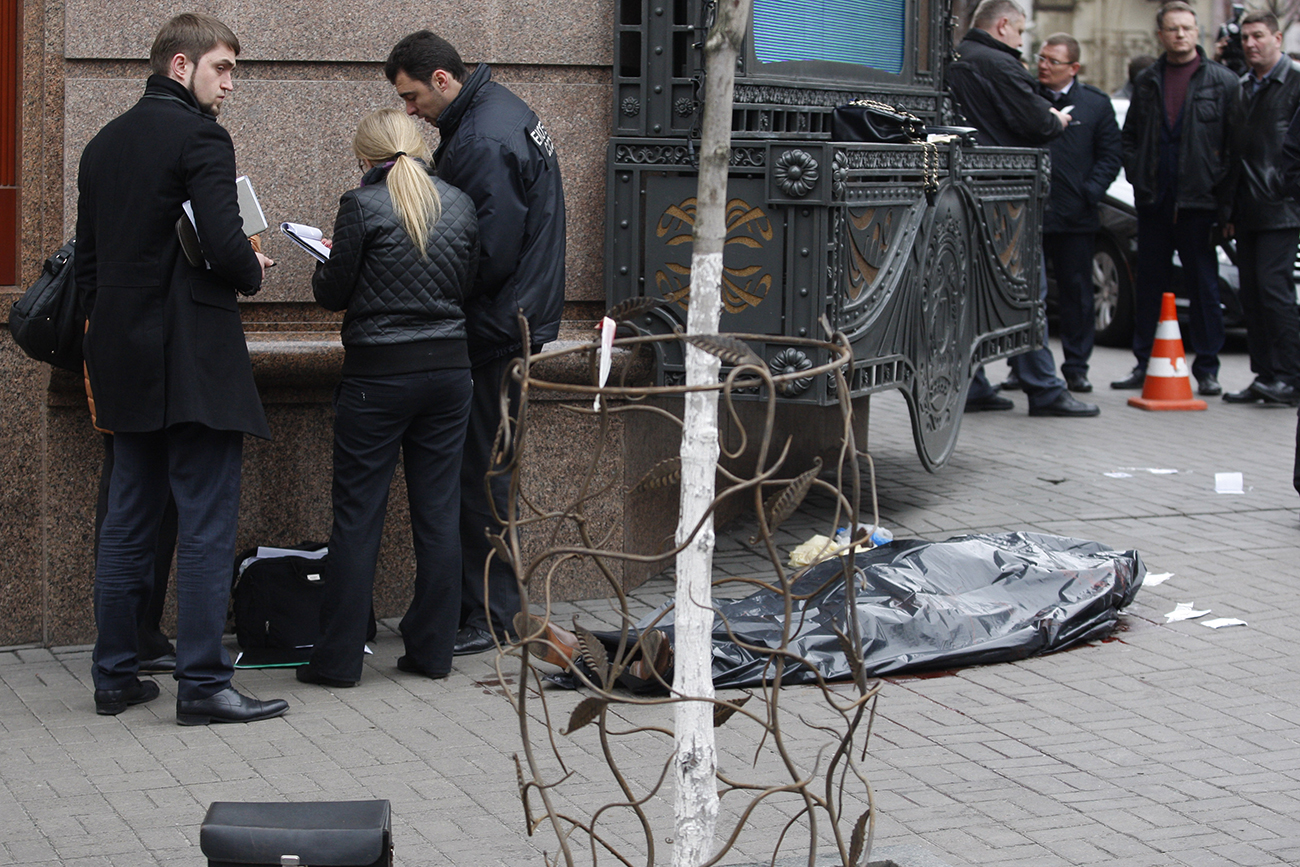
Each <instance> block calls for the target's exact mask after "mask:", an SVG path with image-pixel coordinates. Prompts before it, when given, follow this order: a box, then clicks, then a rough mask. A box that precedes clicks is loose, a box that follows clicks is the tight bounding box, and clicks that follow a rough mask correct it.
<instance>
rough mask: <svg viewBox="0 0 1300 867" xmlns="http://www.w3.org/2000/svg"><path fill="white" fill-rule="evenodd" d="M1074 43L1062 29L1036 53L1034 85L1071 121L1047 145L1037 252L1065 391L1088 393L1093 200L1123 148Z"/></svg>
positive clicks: (1095, 222)
mask: <svg viewBox="0 0 1300 867" xmlns="http://www.w3.org/2000/svg"><path fill="white" fill-rule="evenodd" d="M1078 74H1079V43H1078V41H1077V40H1076V39H1075V38H1074V37H1073V36H1071V35H1069V34H1068V33H1054V34H1052V35H1051V36H1049V37H1047V41H1046V42H1044V43H1043V47H1042V48H1041V49H1039V51H1038V83H1039V84H1041V85H1042V86H1043V95H1044V96H1046V97H1047V99H1048V100H1049V101H1050V102H1052V104H1053V106H1054V107H1055V108H1057V109H1059V110H1060V111H1062V112H1064V113H1065V114H1068V115H1070V125H1069V126H1067V127H1066V128H1065V131H1064V132H1063V133H1061V135H1060V136H1058V137H1057V138H1054V139H1052V142H1051V144H1050V145H1048V148H1049V149H1050V150H1051V152H1052V190H1051V193H1050V194H1049V196H1048V199H1047V208H1046V210H1045V211H1044V213H1043V252H1044V253H1045V254H1046V256H1047V261H1049V262H1050V263H1051V264H1052V272H1053V274H1054V275H1055V276H1056V288H1057V291H1058V294H1059V297H1060V311H1061V330H1060V335H1061V350H1062V354H1063V355H1064V360H1063V361H1062V362H1061V375H1062V376H1063V377H1065V384H1066V385H1067V386H1068V387H1069V389H1070V391H1076V392H1089V391H1092V383H1090V382H1088V359H1089V358H1090V357H1091V356H1092V343H1093V335H1094V331H1095V326H1096V316H1095V314H1094V312H1093V311H1094V300H1093V296H1094V294H1095V290H1094V289H1093V285H1092V257H1093V254H1094V252H1095V248H1096V235H1097V231H1098V230H1099V229H1100V228H1101V221H1100V220H1099V219H1098V217H1097V203H1098V202H1100V201H1101V197H1102V196H1103V195H1105V194H1106V190H1107V188H1109V187H1110V185H1111V182H1112V181H1114V180H1115V176H1116V175H1118V174H1119V169H1120V165H1121V164H1122V163H1123V158H1124V157H1123V150H1122V148H1121V146H1120V141H1119V124H1117V123H1116V122H1115V107H1114V106H1113V105H1112V104H1111V101H1110V97H1109V96H1107V95H1106V94H1105V93H1104V92H1102V91H1101V90H1098V89H1097V88H1095V87H1093V86H1092V85H1090V84H1084V83H1083V82H1081V81H1079V79H1078V78H1077V76H1078Z"/></svg>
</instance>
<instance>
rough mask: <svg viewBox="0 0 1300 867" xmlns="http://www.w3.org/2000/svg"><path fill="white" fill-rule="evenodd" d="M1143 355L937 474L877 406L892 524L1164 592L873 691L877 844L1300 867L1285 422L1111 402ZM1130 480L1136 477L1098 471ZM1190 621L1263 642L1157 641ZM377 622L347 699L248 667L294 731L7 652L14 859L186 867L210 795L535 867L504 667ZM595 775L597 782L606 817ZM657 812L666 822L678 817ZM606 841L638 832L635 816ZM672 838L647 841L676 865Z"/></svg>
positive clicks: (61, 654)
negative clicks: (1043, 649) (1079, 555)
mask: <svg viewBox="0 0 1300 867" xmlns="http://www.w3.org/2000/svg"><path fill="white" fill-rule="evenodd" d="M1058 357H1059V353H1058ZM1130 364H1131V358H1130V356H1129V355H1128V354H1127V353H1126V352H1122V351H1118V350H1105V349H1099V350H1098V352H1097V354H1096V356H1095V357H1094V365H1093V371H1092V379H1093V381H1094V382H1095V383H1101V384H1102V385H1103V387H1102V388H1101V389H1099V390H1098V392H1097V393H1095V394H1094V395H1093V398H1092V399H1094V400H1096V401H1097V402H1098V403H1100V404H1101V406H1102V415H1101V417H1100V418H1097V419H1082V420H1073V419H1072V420H1062V419H1030V418H1028V417H1027V415H1026V413H1025V401H1024V397H1023V396H1015V399H1016V402H1017V409H1016V411H1015V412H1013V413H998V414H988V415H974V416H969V417H966V418H965V419H964V422H963V430H962V434H961V438H960V441H959V445H958V450H957V453H956V454H955V456H954V458H953V460H952V463H951V465H950V466H949V467H948V468H947V469H945V470H944V471H943V472H941V473H939V474H937V475H930V474H928V473H926V472H924V471H923V470H922V469H921V468H920V466H919V464H918V463H917V461H916V458H915V455H914V453H913V451H912V445H911V435H910V431H909V429H908V423H907V417H906V413H905V412H904V410H903V403H902V400H901V398H900V397H899V396H898V395H895V394H890V395H884V396H881V397H878V398H876V399H874V400H873V404H872V419H871V434H870V435H871V447H872V453H873V455H874V457H875V459H876V464H877V473H878V478H879V495H880V508H881V514H882V519H883V522H884V523H885V524H886V525H887V526H889V527H891V528H893V529H894V531H895V533H896V534H898V535H913V536H919V537H924V538H933V539H941V538H946V537H947V536H949V535H953V534H957V533H962V532H969V531H1000V530H1020V529H1027V530H1039V531H1044V532H1052V533H1062V534H1068V535H1076V536H1082V537H1087V538H1093V539H1097V540H1100V541H1102V542H1105V543H1107V544H1110V545H1112V546H1114V547H1117V548H1128V547H1133V548H1136V549H1138V550H1139V551H1140V552H1141V553H1142V555H1143V557H1144V559H1145V560H1146V562H1147V565H1148V567H1149V568H1150V569H1151V570H1152V571H1155V572H1163V571H1168V572H1173V573H1174V577H1173V578H1172V579H1170V581H1168V582H1167V583H1165V584H1164V585H1161V586H1159V587H1149V588H1145V589H1143V590H1142V591H1141V592H1140V593H1139V595H1138V597H1137V600H1136V602H1135V603H1134V605H1133V606H1132V607H1131V609H1130V610H1129V612H1128V614H1127V615H1126V617H1125V623H1124V627H1123V631H1122V632H1120V633H1119V634H1118V635H1117V636H1116V640H1111V641H1106V642H1099V643H1095V644H1091V645H1088V646H1084V647H1080V648H1078V649H1075V650H1072V651H1069V652H1065V653H1060V654H1056V655H1053V656H1047V657H1042V658H1038V659H1031V660H1027V661H1024V662H1020V663H1005V664H999V665H991V666H984V667H978V668H968V669H963V670H961V671H958V672H955V673H952V674H949V675H946V676H937V677H934V676H932V677H911V678H909V677H903V678H895V679H892V680H890V681H889V682H887V684H886V686H885V689H884V693H883V698H882V700H881V703H880V717H879V718H878V720H877V722H876V725H875V730H874V734H873V737H872V741H871V750H870V754H869V756H868V758H867V760H866V765H865V767H866V769H867V771H868V773H869V774H870V776H871V779H872V783H873V786H874V788H875V792H876V797H877V801H878V806H879V811H880V820H879V823H878V825H877V830H876V841H877V845H878V846H883V845H920V846H923V847H924V848H925V849H926V850H928V851H929V852H931V853H933V854H935V855H937V856H939V857H940V858H941V859H943V860H944V861H946V862H947V863H949V864H951V865H954V867H964V865H972V867H973V865H994V864H997V865H1000V867H1018V865H1025V867H1028V865H1033V867H1057V865H1061V867H1065V865H1070V867H1091V865H1103V864H1105V865H1110V864H1114V863H1123V864H1125V865H1126V867H1156V865H1160V867H1164V865H1189V867H1191V865H1194V867H1201V865H1206V867H1209V865H1271V864H1296V863H1300V790H1298V788H1297V785H1296V781H1297V778H1298V777H1300V698H1298V697H1297V696H1300V690H1298V689H1297V687H1298V686H1300V676H1297V674H1296V672H1295V668H1294V665H1292V664H1291V663H1292V659H1293V657H1294V654H1293V650H1292V649H1293V648H1294V647H1295V645H1296V642H1297V639H1298V638H1300V594H1297V593H1296V592H1295V590H1296V589H1297V586H1298V585H1300V580H1298V579H1300V565H1298V564H1297V557H1296V556H1295V551H1296V543H1297V541H1300V532H1298V531H1300V519H1298V517H1297V510H1298V509H1300V497H1297V495H1296V493H1295V492H1294V491H1293V490H1292V489H1291V484H1290V474H1291V460H1292V443H1293V437H1294V431H1295V413H1294V412H1290V411H1286V410H1271V409H1264V408H1260V407H1230V406H1227V405H1225V404H1223V403H1222V402H1220V401H1217V400H1215V401H1211V405H1210V408H1209V410H1208V411H1206V412H1203V413H1178V414H1173V413H1171V414H1159V415H1153V414H1148V413H1144V412H1141V411H1139V410H1134V409H1129V408H1127V407H1125V406H1124V399H1125V398H1126V397H1127V393H1121V392H1111V391H1109V390H1108V389H1106V388H1105V387H1104V384H1105V383H1106V382H1108V381H1109V380H1110V379H1112V378H1118V377H1120V376H1122V375H1123V374H1124V373H1126V372H1127V370H1128V367H1129V366H1130ZM994 368H995V369H993V370H991V371H990V373H991V374H992V376H993V378H994V379H997V378H1000V375H1001V368H1002V365H1001V364H1000V363H999V364H998V365H995V366H994ZM1221 379H1222V380H1223V384H1224V386H1225V388H1228V389H1233V390H1235V389H1237V388H1240V387H1241V386H1243V385H1244V384H1245V383H1246V382H1247V381H1248V380H1249V372H1248V370H1247V365H1246V360H1245V357H1244V355H1243V354H1240V353H1238V354H1232V355H1228V356H1225V363H1224V370H1223V374H1222V377H1221ZM1134 468H1136V469H1134ZM1149 468H1157V469H1175V470H1177V473H1172V474H1153V473H1151V472H1149V471H1147V470H1148V469H1149ZM1118 471H1123V472H1129V473H1130V476H1129V477H1127V478H1111V477H1107V476H1106V475H1104V474H1105V473H1108V472H1118ZM1216 471H1241V472H1243V473H1244V474H1245V481H1246V488H1247V490H1246V493H1245V494H1242V495H1240V496H1229V495H1217V494H1215V493H1214V473H1215V472H1216ZM828 502H829V501H828V500H826V499H821V500H817V499H815V498H814V499H813V500H812V501H811V502H810V503H809V504H807V505H806V507H805V508H804V509H803V510H802V511H801V513H800V514H799V515H797V516H796V517H795V518H794V519H792V520H791V521H790V522H789V523H788V524H787V526H785V527H784V528H782V535H781V538H782V543H783V544H784V545H788V544H793V543H795V542H797V541H800V540H802V538H804V537H806V536H807V535H808V534H810V533H811V532H814V531H815V530H824V529H825V527H823V526H822V525H823V524H824V523H825V521H826V510H827V508H828ZM751 533H752V527H751V526H750V525H749V524H747V523H745V522H743V521H742V522H740V523H739V524H737V525H736V526H734V527H729V528H726V531H725V532H723V533H722V534H721V535H720V542H719V551H720V554H719V558H718V568H719V571H720V572H728V573H732V574H740V575H744V574H753V573H754V570H755V569H756V566H755V563H756V560H755V557H754V554H753V552H752V551H751V550H750V549H749V547H748V546H747V544H746V541H745V540H747V539H748V537H749V535H750V534H751ZM670 592H671V586H670V584H669V582H668V581H667V580H665V579H657V580H655V581H652V582H651V583H650V584H648V585H647V586H646V587H644V588H642V589H641V590H640V591H638V592H637V593H636V594H634V598H635V603H636V604H637V605H638V608H639V610H648V609H649V608H651V607H653V606H654V605H656V604H658V602H660V601H662V599H664V598H666V595H667V594H668V593H670ZM1180 601H1185V602H1195V603H1196V604H1197V606H1198V607H1201V608H1211V609H1213V614H1212V615H1211V616H1215V617H1229V616H1230V617H1240V618H1242V619H1244V620H1246V621H1248V623H1249V625H1248V626H1245V627H1233V628H1228V629H1222V630H1211V629H1207V628H1205V627H1204V626H1202V625H1200V624H1199V623H1197V622H1195V621H1189V622H1182V623H1175V624H1171V625H1165V624H1164V621H1163V617H1162V616H1161V615H1162V614H1163V613H1164V612H1166V611H1169V610H1171V609H1172V608H1173V607H1174V604H1175V603H1176V602H1180ZM559 613H560V615H561V616H562V617H565V618H566V619H567V616H568V615H569V614H570V613H578V614H580V615H581V616H582V618H583V622H584V623H585V624H587V625H594V624H597V623H600V622H602V621H607V620H608V618H609V617H610V616H611V612H610V609H609V606H608V604H607V603H605V602H603V601H599V600H597V601H587V602H580V603H568V604H565V605H563V606H559ZM385 627H386V628H385V629H383V630H381V635H380V637H379V639H378V641H377V643H376V653H375V655H374V657H372V658H371V659H370V661H369V663H368V665H367V669H366V673H365V677H364V680H363V683H362V685H361V686H360V687H359V688H357V689H352V690H339V691H329V690H324V689H320V688H316V687H306V686H302V685H300V684H298V683H297V682H296V681H294V680H293V679H292V677H291V675H290V674H289V673H287V672H284V671H263V672H240V673H239V674H238V675H237V681H236V682H237V685H239V686H240V687H241V688H243V689H245V690H248V691H250V692H252V693H253V694H256V695H260V696H264V697H265V696H272V695H283V696H286V697H288V698H289V700H290V703H291V705H292V707H291V710H290V712H289V714H288V715H287V716H285V717H284V718H282V719H280V720H275V721H271V722H265V723H259V724H256V725H252V726H228V727H212V728H210V729H209V728H197V729H185V728H180V727H177V726H176V725H175V724H174V720H173V706H172V700H173V699H174V695H175V693H174V685H173V684H172V683H171V682H170V681H166V680H162V681H160V683H161V685H162V687H163V691H164V694H163V697H162V698H161V699H160V700H158V701H157V702H154V703H153V704H150V705H146V706H142V707H137V708H132V709H130V710H128V711H127V712H126V713H124V714H123V715H121V716H120V717H97V716H95V715H94V713H93V706H92V699H91V688H90V676H89V651H88V649H87V648H56V649H53V650H47V649H42V648H9V649H5V650H3V651H0V865H3V864H11V863H14V864H17V863H21V864H25V865H47V864H67V865H77V867H92V865H94V867H100V865H145V864H168V865H176V864H196V865H197V864H202V863H204V862H203V859H202V857H201V855H200V853H199V850H198V847H197V844H198V826H199V822H200V820H201V818H202V815H203V813H204V810H205V809H206V807H207V805H208V803H210V802H211V801H213V800H285V799H287V800H323V799H349V798H388V799H390V800H391V801H392V802H393V814H394V834H395V842H396V846H397V858H398V862H399V863H400V864H403V865H424V864H429V865H443V864H458V865H467V864H472V865H498V864H500V865H506V864H509V865H518V864H541V863H542V856H541V852H542V850H543V849H547V850H550V851H552V852H553V851H554V849H555V844H554V841H553V839H552V838H551V837H550V836H549V835H548V834H547V833H546V832H545V831H544V830H543V831H542V832H539V834H538V835H537V836H536V837H533V838H529V837H527V836H526V834H525V832H524V825H523V814H522V810H521V808H520V806H519V802H518V798H517V796H516V792H515V782H514V770H513V766H512V763H511V759H510V756H511V755H512V754H513V753H516V752H518V750H519V741H518V733H517V732H518V730H517V724H516V722H515V720H514V718H513V717H512V716H511V714H510V710H509V707H508V705H507V704H506V701H505V699H504V698H503V697H502V695H501V688H500V685H499V682H498V681H497V679H496V678H497V672H496V671H495V670H494V668H493V667H492V660H491V655H490V654H485V655H482V656H479V657H471V658H468V659H461V660H458V662H457V666H456V669H455V671H454V672H453V674H452V676H451V677H450V678H448V679H447V680H445V681H440V682H432V681H427V680H421V679H418V678H411V677H408V676H404V675H401V674H400V673H398V672H397V671H396V670H395V668H394V659H395V657H396V656H397V655H398V654H399V653H400V650H401V644H400V640H399V639H398V638H397V637H396V635H395V634H394V633H393V632H392V624H391V623H388V624H385ZM808 695H809V694H808V693H807V692H806V691H801V690H800V689H799V688H793V689H789V690H786V692H785V693H784V694H783V701H785V702H786V703H787V707H788V708H790V709H791V710H794V711H800V710H805V709H807V708H805V707H804V704H803V703H804V702H806V701H807V700H808ZM577 699H578V696H577V695H567V694H566V695H561V696H559V697H557V698H556V706H557V707H560V708H563V709H565V710H567V708H568V707H571V706H572V704H573V703H574V702H576V701H577ZM623 713H624V715H625V717H626V718H627V719H629V720H635V721H636V722H640V723H644V722H646V721H647V719H654V720H656V721H659V722H664V721H666V720H667V716H666V714H665V713H664V712H661V711H647V712H645V714H644V716H643V717H638V716H637V714H636V712H635V711H634V712H628V711H624V712H623ZM752 734H753V733H752V732H746V731H745V729H744V727H743V726H736V727H735V728H734V730H733V729H732V726H728V727H727V728H724V729H722V730H720V749H721V751H722V756H723V759H722V761H723V763H724V767H725V766H728V765H737V764H741V763H743V764H744V765H746V766H747V764H748V762H749V760H750V758H751V751H752V750H753V739H752ZM810 744H811V742H810ZM794 746H795V748H796V752H798V750H799V749H800V748H801V747H802V746H804V745H803V744H802V743H800V742H798V741H797V739H796V743H795V745H794ZM812 749H813V747H812V746H811V745H808V746H807V752H805V753H803V754H801V755H800V759H801V760H808V761H811V758H812V754H811V750H812ZM652 753H653V750H649V751H647V753H646V755H645V757H644V761H645V762H646V763H647V765H649V764H651V763H653V762H655V761H657V760H656V759H654V758H653V757H652ZM598 764H599V763H598V762H597V761H596V760H595V759H594V757H592V756H589V755H587V756H579V757H578V759H577V760H576V761H575V765H574V767H575V768H577V769H578V770H579V772H580V774H581V775H582V776H583V777H587V776H589V777H591V779H592V780H599V779H600V777H599V767H598ZM599 785H601V784H600V783H598V782H592V783H590V784H589V785H587V786H586V787H585V789H584V790H583V791H584V792H585V796H588V797H590V798H591V799H592V803H601V802H602V798H601V796H602V795H603V794H604V793H603V792H601V791H599ZM724 809H729V807H725V806H724ZM650 810H651V812H652V813H654V814H655V815H657V816H659V817H661V818H666V817H668V816H670V815H671V806H670V805H669V804H668V803H667V802H666V801H663V800H659V801H655V802H652V804H651V805H650ZM771 825H772V823H766V824H764V825H762V826H760V827H759V828H758V829H755V830H754V831H753V832H752V833H749V834H747V835H746V837H745V838H744V839H743V841H742V845H741V846H740V848H739V850H738V852H737V856H736V859H734V860H743V859H744V858H746V857H748V858H750V859H753V860H759V859H761V858H763V857H766V854H767V853H766V852H765V850H764V847H765V846H767V845H768V844H769V843H770V842H771V839H772V834H773V833H774V830H773V829H772V827H771ZM610 832H611V836H612V837H613V838H614V839H617V840H619V841H621V842H624V843H627V844H628V845H631V841H634V840H635V839H636V834H635V833H634V829H633V828H631V827H630V826H628V827H622V826H619V825H617V823H615V824H613V825H611V828H610ZM661 833H662V835H663V836H668V834H669V833H670V830H669V829H668V828H667V826H662V831H661ZM669 848H670V847H669V845H668V844H667V843H664V842H662V840H661V841H660V843H659V849H658V852H659V859H660V862H661V863H663V862H664V861H665V859H667V858H668V851H669ZM602 863H612V862H608V861H606V860H602Z"/></svg>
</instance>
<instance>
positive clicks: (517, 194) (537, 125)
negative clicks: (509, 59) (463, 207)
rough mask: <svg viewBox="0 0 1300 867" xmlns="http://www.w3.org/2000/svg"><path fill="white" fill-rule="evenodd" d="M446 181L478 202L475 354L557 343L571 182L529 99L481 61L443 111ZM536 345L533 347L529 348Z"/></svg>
mask: <svg viewBox="0 0 1300 867" xmlns="http://www.w3.org/2000/svg"><path fill="white" fill-rule="evenodd" d="M438 131H439V133H440V134H441V136H442V142H441V143H440V144H439V145H438V151H437V153H435V154H434V164H435V165H436V166H437V170H438V177H440V178H442V179H443V180H444V181H447V183H449V184H453V185H455V186H457V187H460V188H461V189H462V190H464V191H465V192H466V193H468V194H469V196H470V198H471V199H473V200H474V203H475V204H476V205H477V207H478V220H479V244H480V253H479V269H478V277H477V282H476V287H475V289H476V291H475V297H474V299H473V300H471V302H470V303H469V305H468V306H467V307H466V309H465V314H466V316H467V318H468V326H469V343H470V355H471V357H472V358H473V360H474V364H475V365H476V366H477V365H479V364H484V363H486V362H488V361H491V360H493V359H494V358H499V357H501V356H503V355H506V354H508V353H510V352H513V351H514V350H516V349H519V348H520V345H521V342H522V340H521V336H520V334H519V323H518V313H519V311H520V310H522V311H523V313H524V316H525V317H527V319H528V329H529V336H530V341H529V342H530V343H531V344H533V345H534V346H537V345H540V344H543V343H546V342H548V341H551V340H554V339H555V337H556V335H557V334H559V330H560V313H561V312H562V311H563V309H564V239H565V230H564V185H563V183H562V182H561V179H560V163H559V160H558V158H557V157H556V151H555V143H554V142H553V141H552V140H551V136H550V133H548V132H547V131H546V127H545V126H543V125H542V122H541V121H540V120H538V119H537V115H535V114H534V113H533V112H532V110H531V109H529V108H528V106H527V105H525V104H524V102H523V100H521V99H520V98H519V97H517V96H515V95H514V94H513V93H511V92H510V91H509V90H507V89H506V88H504V87H502V86H501V85H499V84H497V83H496V82H495V81H492V80H491V72H490V70H489V69H488V65H487V64H486V63H480V64H479V65H478V68H477V69H475V70H474V73H473V74H472V75H470V76H469V78H468V79H466V81H465V83H464V84H463V85H462V86H461V90H460V93H459V94H457V95H456V98H455V99H453V100H452V101H451V104H450V105H448V106H447V108H446V109H444V110H443V112H442V114H440V115H438ZM523 348H524V349H527V348H528V347H523Z"/></svg>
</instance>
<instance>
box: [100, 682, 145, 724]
mask: <svg viewBox="0 0 1300 867" xmlns="http://www.w3.org/2000/svg"><path fill="white" fill-rule="evenodd" d="M157 697H158V684H156V683H154V682H153V681H152V680H137V681H136V682H135V683H134V684H133V685H131V686H128V687H126V688H125V689H97V690H95V713H97V714H101V715H102V716H117V715H118V714H120V713H121V712H122V711H124V710H126V709H127V707H128V706H130V705H133V704H144V703H145V702H147V701H153V700H154V699H155V698H157Z"/></svg>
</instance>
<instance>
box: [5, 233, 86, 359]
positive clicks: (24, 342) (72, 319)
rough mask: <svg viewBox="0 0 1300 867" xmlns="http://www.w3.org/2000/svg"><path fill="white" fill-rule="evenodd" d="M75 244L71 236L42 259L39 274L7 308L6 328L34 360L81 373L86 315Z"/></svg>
mask: <svg viewBox="0 0 1300 867" xmlns="http://www.w3.org/2000/svg"><path fill="white" fill-rule="evenodd" d="M76 243H77V239H76V238H73V239H72V240H70V241H68V243H66V244H64V245H63V246H62V247H60V248H59V249H58V250H57V251H56V252H55V253H54V255H53V256H51V257H50V258H48V259H46V260H45V267H43V268H42V269H41V276H40V277H38V278H37V280H36V282H35V283H33V284H32V285H31V286H30V287H28V289H27V291H26V292H24V293H23V295H22V297H21V298H19V299H18V300H17V301H15V302H14V303H13V306H12V307H11V308H10V310H9V331H10V332H11V333H12V334H13V336H14V342H15V343H17V344H18V347H19V348H20V349H21V350H22V351H23V352H26V353H27V354H28V355H30V356H31V357H32V358H35V359H36V360H37V361H44V362H45V363H46V364H52V365H54V366H55V367H62V368H63V369H64V370H71V371H73V372H75V373H80V372H81V363H82V354H81V342H82V339H83V337H84V336H85V333H86V316H85V314H84V313H83V312H82V310H81V302H80V301H79V300H78V299H77V281H76V279H75V277H74V276H73V267H72V254H73V251H74V249H75V247H76Z"/></svg>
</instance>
